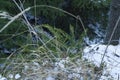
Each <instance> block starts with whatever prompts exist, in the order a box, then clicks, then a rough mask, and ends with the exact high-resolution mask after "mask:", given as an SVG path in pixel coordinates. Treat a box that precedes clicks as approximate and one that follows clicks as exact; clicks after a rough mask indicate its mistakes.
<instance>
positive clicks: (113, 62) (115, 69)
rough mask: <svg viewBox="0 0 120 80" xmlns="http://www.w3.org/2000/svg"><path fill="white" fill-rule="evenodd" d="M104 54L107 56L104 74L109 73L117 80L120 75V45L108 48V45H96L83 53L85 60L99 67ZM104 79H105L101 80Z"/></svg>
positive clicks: (87, 48)
mask: <svg viewBox="0 0 120 80" xmlns="http://www.w3.org/2000/svg"><path fill="white" fill-rule="evenodd" d="M106 48H107V49H106ZM105 50H106V53H105ZM103 54H105V57H104V59H103V61H104V62H105V65H106V69H105V71H104V73H105V74H106V73H107V72H109V74H110V75H111V77H113V78H114V80H117V79H118V76H119V74H120V45H117V46H113V45H109V46H108V47H107V45H102V44H100V45H99V44H96V45H95V44H94V45H90V46H89V47H86V48H85V49H84V51H83V55H84V59H88V60H89V61H92V62H93V63H95V64H96V65H97V66H100V63H101V60H102V58H103ZM102 77H103V76H102ZM103 79H104V77H103V78H102V79H101V80H103Z"/></svg>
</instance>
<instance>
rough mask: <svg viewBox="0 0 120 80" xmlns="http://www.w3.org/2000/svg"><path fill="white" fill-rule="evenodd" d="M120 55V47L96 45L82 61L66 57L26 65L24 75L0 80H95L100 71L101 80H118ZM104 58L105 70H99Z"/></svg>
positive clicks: (87, 52)
mask: <svg viewBox="0 0 120 80" xmlns="http://www.w3.org/2000/svg"><path fill="white" fill-rule="evenodd" d="M105 52H106V53H105ZM119 53H120V45H117V46H113V45H109V46H106V45H102V44H94V45H90V46H87V47H85V48H84V50H83V57H82V60H81V59H78V58H76V59H71V58H69V57H66V58H61V59H58V60H57V61H55V62H51V61H49V60H47V59H46V60H44V61H43V64H40V63H39V62H36V61H33V62H31V63H24V69H23V70H22V71H21V73H22V74H21V73H16V74H12V73H10V74H8V75H7V78H6V77H4V76H2V75H0V80H58V79H60V80H61V79H63V80H83V79H85V77H87V79H88V78H89V79H91V80H93V79H94V78H95V77H96V76H97V75H95V72H96V73H100V70H102V73H101V75H100V74H99V75H100V76H99V80H118V79H119V74H120V72H119V71H120V54H119ZM104 54H105V56H104V58H103V55H104ZM102 58H103V62H104V68H103V69H99V68H100V64H101V60H102ZM89 64H93V66H94V65H95V68H96V70H95V68H92V67H93V66H91V67H90V66H89V67H88V65H89ZM93 69H94V72H93ZM97 69H98V70H97ZM97 71H98V72H97ZM23 74H24V75H23Z"/></svg>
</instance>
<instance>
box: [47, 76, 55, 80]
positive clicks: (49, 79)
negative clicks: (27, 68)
mask: <svg viewBox="0 0 120 80" xmlns="http://www.w3.org/2000/svg"><path fill="white" fill-rule="evenodd" d="M46 80H55V78H53V77H52V76H48V77H47V78H46Z"/></svg>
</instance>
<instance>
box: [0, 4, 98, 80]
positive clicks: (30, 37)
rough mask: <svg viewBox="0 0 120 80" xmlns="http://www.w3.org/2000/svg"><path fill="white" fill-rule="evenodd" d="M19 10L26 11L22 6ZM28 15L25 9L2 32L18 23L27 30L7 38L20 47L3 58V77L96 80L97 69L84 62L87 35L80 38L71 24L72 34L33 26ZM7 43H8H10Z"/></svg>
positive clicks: (1, 70) (0, 70)
mask: <svg viewBox="0 0 120 80" xmlns="http://www.w3.org/2000/svg"><path fill="white" fill-rule="evenodd" d="M15 3H16V2H15ZM16 4H17V3H16ZM49 7H50V6H49ZM18 8H19V9H20V11H21V10H22V9H21V7H20V6H19V5H18ZM63 12H65V11H63ZM24 13H25V10H23V11H21V13H19V14H18V15H16V17H13V18H12V19H11V20H10V21H9V22H8V23H9V24H6V26H4V27H3V28H2V30H0V31H1V33H2V31H3V30H7V28H8V27H9V25H10V24H12V22H13V21H16V20H19V21H20V22H21V21H22V22H21V25H24V27H27V29H24V31H21V32H20V31H17V33H13V34H12V36H11V37H10V38H7V41H8V42H9V40H10V41H12V43H14V44H16V45H17V49H15V50H14V51H12V52H11V53H10V54H9V55H8V56H7V57H6V56H5V57H4V58H0V63H2V66H1V68H0V73H1V74H2V75H3V76H5V77H7V78H8V79H10V77H9V75H10V74H12V75H15V74H18V73H19V74H20V75H21V77H20V80H28V79H32V80H44V79H47V78H48V77H51V76H52V77H54V78H55V79H56V80H62V79H63V80H69V79H70V80H71V79H72V80H80V79H84V80H88V79H90V80H94V79H95V78H96V72H95V70H94V69H95V67H96V66H95V65H94V64H92V63H90V62H88V61H87V60H83V59H82V54H83V53H82V52H83V51H82V50H83V45H84V44H83V37H84V36H85V35H86V32H83V33H81V34H79V36H81V37H80V38H78V39H76V37H75V28H74V26H72V25H70V28H69V30H70V33H66V32H65V31H63V30H61V29H58V28H56V27H54V26H50V25H48V24H43V25H31V24H30V23H29V22H28V20H27V19H26V17H25V14H24ZM65 13H66V12H65ZM69 14H70V13H68V15H69ZM21 15H23V17H24V18H25V20H24V21H23V20H22V19H21V18H18V17H19V16H21ZM70 15H71V14H70ZM73 17H74V16H73ZM75 18H77V17H75ZM77 19H78V18H77ZM80 21H81V20H80ZM83 27H84V26H83ZM21 28H22V27H21ZM11 29H12V27H11ZM44 29H47V31H44ZM17 30H18V29H17ZM13 35H14V36H13ZM17 37H18V38H17ZM19 37H20V38H19ZM14 38H17V39H18V41H17V39H15V40H14ZM22 39H23V40H22ZM21 40H22V41H21ZM3 43H6V40H5V41H3ZM10 43H11V42H10ZM21 44H22V45H21ZM98 72H99V71H98ZM13 79H15V78H13ZM11 80H12V79H11Z"/></svg>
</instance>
